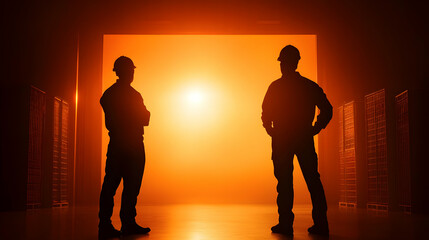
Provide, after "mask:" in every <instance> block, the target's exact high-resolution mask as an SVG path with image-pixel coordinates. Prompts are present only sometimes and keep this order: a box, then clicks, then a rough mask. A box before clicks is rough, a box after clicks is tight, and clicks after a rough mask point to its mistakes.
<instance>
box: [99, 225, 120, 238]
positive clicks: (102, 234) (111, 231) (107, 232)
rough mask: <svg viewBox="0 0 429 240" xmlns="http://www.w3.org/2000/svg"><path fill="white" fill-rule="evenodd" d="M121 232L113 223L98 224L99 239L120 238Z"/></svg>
mask: <svg viewBox="0 0 429 240" xmlns="http://www.w3.org/2000/svg"><path fill="white" fill-rule="evenodd" d="M120 237H121V232H120V231H118V230H116V229H115V227H113V225H112V224H106V225H100V226H98V239H110V238H120Z"/></svg>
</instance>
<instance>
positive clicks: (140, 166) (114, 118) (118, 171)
mask: <svg viewBox="0 0 429 240" xmlns="http://www.w3.org/2000/svg"><path fill="white" fill-rule="evenodd" d="M134 68H135V66H134V63H133V61H132V60H131V59H130V58H128V57H125V56H121V57H119V58H118V59H116V61H115V63H114V68H113V71H115V72H116V75H117V76H118V78H119V79H118V80H116V83H115V84H113V85H112V86H111V87H109V88H108V89H107V90H106V91H105V92H104V94H103V96H102V97H101V99H100V103H101V106H102V107H103V110H104V113H105V117H106V118H105V122H106V128H107V130H109V136H110V142H109V146H108V150H107V160H106V170H105V171H106V175H105V177H104V182H103V187H102V189H101V194H100V212H99V218H100V223H99V230H98V233H99V238H110V237H119V236H120V235H121V232H122V234H123V235H131V234H146V233H148V232H149V231H150V228H143V227H140V226H139V225H137V223H136V221H135V217H136V215H137V213H136V204H137V196H138V195H139V192H140V186H141V181H142V177H143V171H144V167H145V149H144V145H143V133H144V130H143V126H148V125H149V118H150V112H149V111H148V110H147V109H146V106H145V105H144V103H143V98H142V96H141V95H140V93H139V92H137V91H136V90H135V89H134V88H133V87H131V85H130V84H131V82H132V81H133V79H134ZM121 179H123V186H124V189H123V191H122V202H121V210H120V218H121V222H122V228H121V232H120V231H118V230H116V229H115V228H114V227H113V225H112V223H111V221H110V218H111V216H112V212H113V197H114V196H115V192H116V189H117V188H118V186H119V183H120V182H121Z"/></svg>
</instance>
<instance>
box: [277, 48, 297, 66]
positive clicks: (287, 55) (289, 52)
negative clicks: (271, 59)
mask: <svg viewBox="0 0 429 240" xmlns="http://www.w3.org/2000/svg"><path fill="white" fill-rule="evenodd" d="M300 59H301V55H300V54H299V50H298V48H296V47H294V46H292V45H287V46H286V47H284V48H283V49H282V50H281V51H280V55H279V57H278V58H277V61H280V62H282V61H286V60H290V61H291V60H292V61H299V60H300Z"/></svg>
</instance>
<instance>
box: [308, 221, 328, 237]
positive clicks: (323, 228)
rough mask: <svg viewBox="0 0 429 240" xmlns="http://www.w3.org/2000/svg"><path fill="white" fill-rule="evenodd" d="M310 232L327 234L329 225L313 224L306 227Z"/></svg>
mask: <svg viewBox="0 0 429 240" xmlns="http://www.w3.org/2000/svg"><path fill="white" fill-rule="evenodd" d="M308 232H309V233H310V234H317V235H321V236H329V227H328V225H321V224H319V225H316V224H315V225H313V226H311V227H309V228H308Z"/></svg>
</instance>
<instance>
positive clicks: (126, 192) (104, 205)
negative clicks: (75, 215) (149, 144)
mask: <svg viewBox="0 0 429 240" xmlns="http://www.w3.org/2000/svg"><path fill="white" fill-rule="evenodd" d="M124 145H126V144H124V143H116V144H115V143H113V142H112V141H111V142H110V143H109V148H108V151H107V160H106V169H105V171H106V175H105V176H104V182H103V186H102V189H101V194H100V212H99V218H100V226H102V225H105V224H111V221H110V218H111V216H112V213H113V204H114V200H113V198H114V196H115V193H116V189H117V188H118V186H119V183H120V182H121V179H123V187H124V188H123V191H122V199H121V210H120V214H119V215H120V218H121V222H122V225H123V226H124V225H127V224H128V225H131V224H134V223H135V216H136V215H137V212H136V204H137V196H138V195H139V192H140V186H141V182H142V178H143V172H144V167H145V149H144V144H143V142H142V141H140V142H136V143H133V144H129V145H127V146H124Z"/></svg>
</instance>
